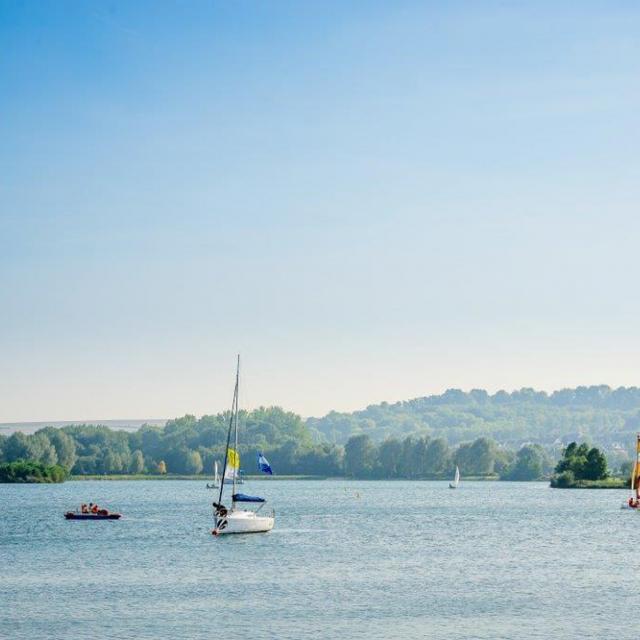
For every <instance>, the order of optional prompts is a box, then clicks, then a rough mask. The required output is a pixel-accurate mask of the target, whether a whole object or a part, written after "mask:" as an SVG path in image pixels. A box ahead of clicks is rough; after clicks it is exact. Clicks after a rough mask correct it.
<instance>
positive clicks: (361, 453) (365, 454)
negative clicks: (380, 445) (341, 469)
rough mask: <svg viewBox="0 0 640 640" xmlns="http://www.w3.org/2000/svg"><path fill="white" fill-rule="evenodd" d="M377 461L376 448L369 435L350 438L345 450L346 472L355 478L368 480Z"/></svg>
mask: <svg viewBox="0 0 640 640" xmlns="http://www.w3.org/2000/svg"><path fill="white" fill-rule="evenodd" d="M375 461H376V447H375V445H374V444H373V442H371V438H369V436H368V435H366V434H362V435H359V436H352V437H351V438H349V440H348V442H347V444H346V446H345V448H344V462H345V470H346V472H347V474H348V475H350V476H353V477H354V478H367V477H369V476H370V475H371V472H372V470H373V467H374V464H375Z"/></svg>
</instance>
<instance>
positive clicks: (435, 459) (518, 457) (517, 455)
mask: <svg viewBox="0 0 640 640" xmlns="http://www.w3.org/2000/svg"><path fill="white" fill-rule="evenodd" d="M456 466H457V467H458V468H459V469H460V472H461V473H462V475H463V476H474V477H500V478H502V479H505V480H537V479H540V478H543V477H547V476H548V475H549V474H550V472H551V470H552V469H553V460H552V458H551V457H550V456H549V454H548V453H547V452H546V451H545V450H544V448H543V447H541V446H540V445H538V444H528V445H524V446H523V447H521V448H520V449H519V450H518V451H513V450H510V449H505V448H504V447H500V446H499V445H498V444H497V443H496V442H495V441H494V440H492V439H490V438H486V437H480V438H476V439H475V440H473V441H472V442H465V443H461V444H460V445H458V446H457V447H450V446H449V445H448V444H447V441H446V440H445V439H444V438H434V439H430V438H428V437H418V438H415V437H411V436H409V437H406V438H404V439H403V440H399V439H397V438H388V439H386V440H384V441H383V442H381V443H380V444H379V445H376V444H375V443H374V442H373V441H372V440H371V438H370V437H369V436H368V435H366V434H361V435H358V436H352V437H351V438H349V440H348V441H347V444H346V445H345V464H344V469H345V473H346V475H348V476H352V477H354V478H398V479H429V478H433V479H438V478H446V477H450V476H451V475H452V474H453V471H454V469H455V467H456Z"/></svg>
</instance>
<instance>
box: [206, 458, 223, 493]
mask: <svg viewBox="0 0 640 640" xmlns="http://www.w3.org/2000/svg"><path fill="white" fill-rule="evenodd" d="M219 488H220V474H219V473H218V461H217V460H216V461H215V462H214V463H213V484H209V483H208V482H207V489H219Z"/></svg>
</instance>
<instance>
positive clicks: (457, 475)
mask: <svg viewBox="0 0 640 640" xmlns="http://www.w3.org/2000/svg"><path fill="white" fill-rule="evenodd" d="M459 484H460V469H458V465H456V473H455V475H454V476H453V482H450V483H449V489H457V488H458V485H459Z"/></svg>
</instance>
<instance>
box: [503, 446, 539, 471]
mask: <svg viewBox="0 0 640 640" xmlns="http://www.w3.org/2000/svg"><path fill="white" fill-rule="evenodd" d="M545 455H546V454H545V451H544V449H543V448H542V447H541V446H540V445H537V444H528V445H525V446H523V447H521V448H520V450H519V451H518V453H517V454H516V462H515V465H514V466H513V469H512V470H511V472H510V473H509V474H508V476H507V477H508V479H509V480H537V479H539V478H541V477H542V476H543V474H544V468H545Z"/></svg>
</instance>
